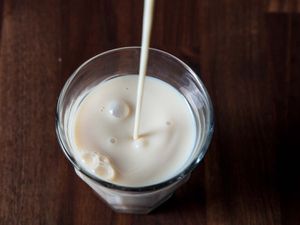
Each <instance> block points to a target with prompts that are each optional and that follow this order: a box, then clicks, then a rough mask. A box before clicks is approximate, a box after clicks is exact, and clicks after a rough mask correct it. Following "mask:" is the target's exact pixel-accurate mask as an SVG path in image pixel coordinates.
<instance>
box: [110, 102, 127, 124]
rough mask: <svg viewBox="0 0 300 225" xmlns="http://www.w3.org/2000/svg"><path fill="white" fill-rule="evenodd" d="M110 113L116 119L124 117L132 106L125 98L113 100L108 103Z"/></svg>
mask: <svg viewBox="0 0 300 225" xmlns="http://www.w3.org/2000/svg"><path fill="white" fill-rule="evenodd" d="M108 112H109V114H110V115H111V116H112V117H114V118H116V119H124V118H126V117H127V116H128V115H129V113H130V108H129V106H128V104H126V102H124V101H123V100H120V99H118V100H113V101H111V102H110V103H109V104H108Z"/></svg>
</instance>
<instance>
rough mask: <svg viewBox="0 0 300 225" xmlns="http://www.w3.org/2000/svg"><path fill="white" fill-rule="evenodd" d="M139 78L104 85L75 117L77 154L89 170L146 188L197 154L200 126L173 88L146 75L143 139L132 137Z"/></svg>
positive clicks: (82, 102) (74, 147)
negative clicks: (197, 136) (196, 144)
mask: <svg viewBox="0 0 300 225" xmlns="http://www.w3.org/2000/svg"><path fill="white" fill-rule="evenodd" d="M137 83H138V76H137V75H126V76H119V77H115V78H112V79H109V80H106V81H103V82H101V83H100V84H99V85H97V86H96V87H94V88H93V89H92V90H90V91H89V93H88V94H87V95H86V96H85V97H84V98H82V99H80V98H78V100H77V101H80V104H79V102H78V104H74V105H77V107H76V108H75V109H74V110H73V111H74V113H71V117H70V126H69V127H70V134H71V135H70V136H71V145H72V153H73V155H74V156H75V158H76V160H77V161H78V162H79V164H80V165H81V166H82V167H83V168H84V169H85V170H87V171H89V172H90V173H92V174H93V175H95V176H98V177H99V178H100V179H103V180H106V181H108V182H111V183H114V184H118V185H122V186H129V187H141V186H146V185H152V184H156V183H159V182H162V181H165V180H167V179H169V178H172V177H173V176H176V175H177V174H178V172H180V171H181V170H182V169H183V166H184V165H185V164H186V163H187V161H188V160H189V157H190V156H191V155H192V151H193V147H194V144H195V140H196V124H195V118H194V116H193V113H192V110H191V108H190V106H189V104H188V103H187V101H186V99H185V98H184V97H183V95H181V94H180V93H179V92H178V91H177V90H176V89H175V88H174V87H172V86H171V85H169V84H168V83H166V82H164V81H161V80H159V79H157V78H153V77H149V76H146V78H145V84H144V90H143V92H144V93H143V107H142V108H141V115H142V117H141V120H140V128H139V138H138V139H137V140H134V139H133V129H134V117H135V107H136V94H137Z"/></svg>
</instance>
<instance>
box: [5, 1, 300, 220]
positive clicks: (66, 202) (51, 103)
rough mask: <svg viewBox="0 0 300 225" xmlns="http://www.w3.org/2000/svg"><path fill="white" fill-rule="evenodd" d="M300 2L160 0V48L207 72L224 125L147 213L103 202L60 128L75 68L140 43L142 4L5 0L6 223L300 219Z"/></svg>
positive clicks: (156, 38) (156, 39)
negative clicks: (60, 106) (59, 112)
mask: <svg viewBox="0 0 300 225" xmlns="http://www.w3.org/2000/svg"><path fill="white" fill-rule="evenodd" d="M299 5H300V4H299V1H279V0H269V1H261V0H247V1H238V0H218V1H217V0H203V1H198V0H189V1H180V0H176V1H172V2H171V1H167V0H160V1H157V2H156V12H155V17H154V29H153V34H152V44H151V45H152V46H153V47H156V48H160V49H163V50H166V51H169V52H170V53H172V54H174V55H176V56H178V57H179V58H181V59H182V60H184V61H185V62H187V63H188V64H189V65H190V66H191V67H192V68H193V69H194V70H195V71H196V72H197V73H199V74H200V76H201V79H202V80H203V82H204V83H205V85H206V86H207V88H208V91H209V93H210V94H211V97H212V100H213V103H214V108H215V120H216V130H215V134H214V137H213V141H212V144H211V146H210V149H209V151H208V153H207V155H206V157H205V159H204V161H203V163H202V164H201V165H200V166H199V167H198V168H197V169H196V170H195V171H194V172H193V174H192V177H191V179H190V180H189V181H188V183H187V184H186V185H184V186H183V187H182V188H180V189H179V190H178V191H177V192H176V194H175V196H173V197H172V198H171V199H170V200H169V201H168V202H166V203H165V204H163V205H162V206H161V207H160V208H158V209H157V210H155V211H154V212H153V213H151V214H149V215H144V216H142V215H124V214H117V213H115V212H113V211H111V210H110V209H109V208H108V207H107V206H106V205H105V204H104V203H103V202H102V201H101V200H99V199H98V198H97V197H96V196H95V195H94V193H93V192H92V191H91V190H90V189H89V188H88V187H87V186H86V185H85V184H84V183H83V182H82V181H81V180H79V178H78V177H77V176H76V175H75V173H74V172H73V169H72V167H71V165H70V163H68V161H67V159H66V158H65V157H64V155H63V154H62V152H61V150H60V148H59V146H58V143H57V141H56V135H55V129H54V115H55V106H56V101H57V97H58V95H59V92H60V90H61V88H62V86H63V84H64V82H65V81H66V79H67V78H68V77H69V75H70V74H71V73H72V72H73V71H74V70H75V69H76V67H78V66H79V65H80V64H81V63H82V62H84V61H85V60H86V59H88V58H89V57H91V56H93V55H95V54H97V53H99V52H102V51H105V50H108V49H112V48H116V47H121V46H133V45H139V43H140V37H141V24H142V21H141V19H142V1H139V0H130V1H129V0H128V1H121V0H111V1H109V0H94V1H92V0H89V1H81V0H72V1H70V0H64V1H61V0H45V1H38V0H22V1H19V0H2V1H0V146H1V148H0V149H1V150H0V224H5V225H6V224H22V225H23V224H103V225H104V224H107V225H108V224H111V225H127V224H128V225H129V224H130V225H134V224H136V225H140V224H145V225H147V224H149V225H150V224H164V225H168V224H170V225H176V224H188V225H192V224H197V225H198V224H203V225H205V224H208V225H215V224H216V225H219V224H224V225H225V224H228V225H233V224H237V225H241V224H243V225H244V224H249V225H250V224H254V225H260V224H268V225H272V224H274V225H277V224H278V225H297V224H299V221H300V216H299V212H300V204H299V202H300V184H299V183H300V176H299V171H300V170H299V169H300V168H299V160H298V159H299V157H298V155H299V154H298V152H299V149H300V148H299V147H300V146H299V127H300V119H299V114H300V91H299V86H300V66H299V65H300V54H299V52H300V14H299Z"/></svg>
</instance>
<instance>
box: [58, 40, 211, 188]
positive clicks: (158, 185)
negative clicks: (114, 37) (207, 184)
mask: <svg viewBox="0 0 300 225" xmlns="http://www.w3.org/2000/svg"><path fill="white" fill-rule="evenodd" d="M132 49H141V47H140V46H129V47H121V48H115V49H111V50H108V51H105V52H102V53H100V54H97V55H95V56H93V57H91V58H90V59H88V60H86V61H85V62H83V63H82V64H81V65H80V66H79V67H78V68H77V69H76V70H75V71H74V72H73V73H72V75H71V76H70V77H69V78H68V80H67V81H66V82H65V84H64V86H63V88H62V90H61V91H60V94H59V97H58V101H57V105H56V115H55V130H56V137H57V139H58V142H59V144H60V147H61V149H62V150H63V152H64V154H65V156H66V157H67V159H68V160H69V161H70V162H71V164H72V165H73V166H74V168H75V169H77V170H78V171H80V172H81V173H83V174H84V175H85V176H86V177H88V178H90V179H92V180H93V181H94V182H97V183H99V184H101V185H103V186H104V187H106V188H109V189H114V190H118V191H128V192H150V191H156V190H159V189H163V188H165V187H167V186H169V185H171V184H174V183H176V182H177V181H180V180H182V179H183V178H184V177H185V176H186V175H188V174H189V173H190V172H191V171H193V169H194V168H195V167H196V166H197V165H198V164H199V163H200V162H201V161H202V159H203V158H204V156H205V154H206V152H207V148H208V145H209V144H210V142H211V138H212V134H213V130H214V111H213V106H212V102H211V99H210V96H209V94H208V92H207V90H206V87H205V86H204V84H203V83H202V81H201V80H200V78H199V77H198V75H197V74H196V73H195V72H194V71H193V70H192V69H191V68H190V67H189V66H188V65H187V64H186V63H184V62H183V61H182V60H180V59H179V58H177V57H176V56H174V55H172V54H170V53H168V52H165V51H163V50H160V49H156V48H149V52H150V51H154V52H159V53H162V54H163V55H166V56H168V57H170V58H172V59H174V60H175V61H176V62H178V63H179V64H181V65H182V66H183V67H184V69H186V70H187V71H188V72H189V73H190V74H191V75H192V77H193V78H194V79H195V81H196V82H197V84H198V85H199V86H200V87H201V88H202V91H203V94H204V97H205V98H206V100H207V104H208V108H209V113H208V115H209V122H210V124H209V125H210V126H209V127H208V131H207V132H206V137H205V140H204V142H203V146H202V147H201V148H202V149H203V152H202V151H201V150H200V151H199V154H197V155H196V156H195V158H194V159H193V160H192V161H191V162H190V163H189V164H188V165H187V166H185V167H184V168H183V169H181V170H180V172H178V173H177V174H176V175H175V176H173V177H171V178H169V179H167V180H164V181H162V182H159V183H156V184H151V185H146V186H138V187H133V186H122V185H118V184H113V183H110V182H108V181H105V180H102V179H100V178H99V177H96V176H94V175H93V174H91V173H90V172H88V171H87V170H85V169H84V168H82V166H80V165H79V164H78V163H77V161H76V159H75V158H74V157H73V156H72V155H71V154H70V150H68V147H67V146H66V143H64V140H63V138H62V134H61V133H62V132H63V131H64V129H63V128H62V125H61V118H60V116H59V115H60V111H61V110H60V109H61V108H62V103H63V99H64V96H65V93H66V91H67V90H68V87H69V85H70V83H71V82H72V80H73V79H74V77H75V76H76V75H77V74H78V72H79V71H80V70H81V69H82V68H83V67H84V66H86V65H88V64H89V63H90V62H91V61H93V60H95V59H97V58H99V57H101V56H104V55H107V54H110V53H114V52H118V51H123V50H132ZM198 138H199V137H198V136H197V139H198ZM199 144H200V143H198V144H197V145H195V146H194V148H193V149H194V150H195V149H197V148H200V146H199ZM201 153H202V154H201ZM200 156H202V157H200Z"/></svg>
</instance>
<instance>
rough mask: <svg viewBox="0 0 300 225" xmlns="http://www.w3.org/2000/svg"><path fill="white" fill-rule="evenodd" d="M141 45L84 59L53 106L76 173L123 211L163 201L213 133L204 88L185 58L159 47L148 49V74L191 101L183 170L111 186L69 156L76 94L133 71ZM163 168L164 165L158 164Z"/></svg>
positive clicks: (141, 210)
mask: <svg viewBox="0 0 300 225" xmlns="http://www.w3.org/2000/svg"><path fill="white" fill-rule="evenodd" d="M140 50H141V49H140V47H124V48H118V49H113V50H110V51H107V52H104V53H101V54H99V55H96V56H95V57H93V58H91V59H89V60H87V61H86V62H85V63H83V64H82V65H81V66H80V67H79V68H78V69H77V70H76V71H75V72H74V73H73V74H72V75H71V77H70V78H69V79H68V80H67V82H66V83H65V85H64V87H63V89H62V91H61V93H60V96H59V99H58V102H57V111H56V133H57V138H58V141H59V143H60V146H61V148H62V150H63V152H64V154H65V156H66V157H67V158H68V160H69V161H70V162H71V163H72V165H73V167H74V169H75V172H76V174H77V175H78V176H79V177H80V178H81V179H82V180H83V181H84V182H86V183H87V184H88V185H89V186H90V187H91V188H92V189H93V190H94V191H95V192H96V193H97V195H99V196H100V197H101V198H102V199H103V200H104V201H105V202H106V203H107V204H108V205H109V206H110V207H111V208H112V209H114V210H115V211H118V212H123V213H149V212H150V211H151V210H153V209H154V208H156V207H157V206H159V205H160V204H161V203H162V202H164V201H166V200H167V199H168V198H169V197H171V195H172V194H173V193H174V191H175V190H176V189H177V188H178V187H179V186H181V185H182V184H183V183H185V182H186V181H187V180H188V179H189V177H190V174H191V172H192V171H193V169H194V168H195V167H196V166H197V165H198V164H199V163H200V161H201V160H202V159H203V157H204V155H205V153H206V151H207V149H208V145H209V143H210V141H211V137H212V133H213V124H214V120H213V108H212V103H211V100H210V97H209V95H208V93H207V90H206V88H205V87H204V85H203V83H202V82H201V80H200V79H199V77H198V76H197V75H196V74H195V72H194V71H193V70H192V69H191V68H189V67H188V66H187V65H186V64H185V63H184V62H182V61H181V60H180V59H178V58H176V57H175V56H173V55H171V54H169V53H167V52H164V51H162V50H158V49H153V48H151V49H149V58H148V67H147V72H146V74H147V76H152V77H156V78H158V79H161V80H163V81H165V82H167V83H169V84H170V85H172V86H173V87H174V88H176V89H177V90H178V91H179V92H180V93H181V94H182V95H183V96H184V97H185V99H186V101H187V102H188V104H189V105H190V107H191V109H192V112H193V115H194V117H195V123H196V130H197V131H196V132H197V134H196V141H195V144H194V149H193V151H192V154H191V155H190V157H189V159H188V160H187V161H186V163H185V165H184V167H183V168H182V170H181V171H180V172H179V173H178V174H176V175H175V176H174V177H170V178H168V179H167V180H165V181H163V182H160V183H157V184H153V185H148V186H144V187H126V186H122V185H116V184H113V183H110V182H108V181H105V180H102V179H101V178H99V177H96V176H95V175H93V174H91V173H89V172H88V171H87V170H86V169H85V168H83V167H82V166H81V164H80V163H79V162H78V159H76V158H75V157H74V154H73V149H72V146H71V135H70V117H71V116H70V115H71V113H72V112H73V111H74V110H76V107H78V104H76V102H78V99H79V98H80V99H82V98H83V96H86V95H87V94H88V93H89V91H90V90H92V89H93V87H95V86H96V85H98V84H99V83H100V82H105V80H107V79H112V78H113V77H118V76H124V75H128V74H138V70H139V60H140ZM162 169H163V168H162Z"/></svg>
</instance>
